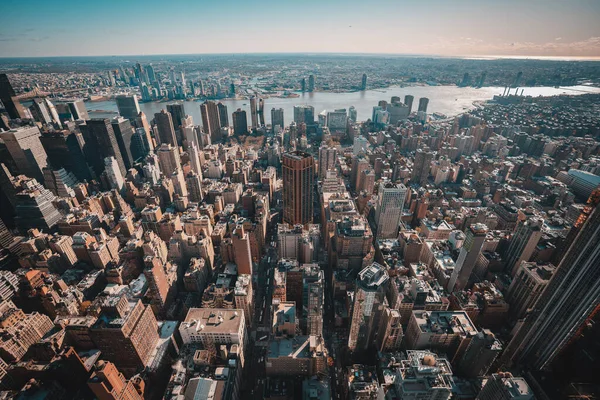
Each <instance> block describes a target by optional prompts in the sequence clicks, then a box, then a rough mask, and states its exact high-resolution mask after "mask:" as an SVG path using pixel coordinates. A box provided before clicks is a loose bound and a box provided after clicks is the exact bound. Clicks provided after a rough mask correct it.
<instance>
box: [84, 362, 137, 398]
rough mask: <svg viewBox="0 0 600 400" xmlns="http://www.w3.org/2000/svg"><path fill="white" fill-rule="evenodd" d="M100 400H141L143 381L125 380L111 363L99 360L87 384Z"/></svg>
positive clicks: (135, 379)
mask: <svg viewBox="0 0 600 400" xmlns="http://www.w3.org/2000/svg"><path fill="white" fill-rule="evenodd" d="M87 384H88V386H89V388H90V389H91V390H92V392H94V394H95V395H96V397H97V398H98V399H100V400H143V399H144V396H143V394H144V391H143V388H144V381H143V380H142V379H141V378H139V377H137V378H134V379H132V380H127V379H125V377H124V376H123V374H122V373H121V372H119V370H118V369H117V367H115V365H114V364H113V363H111V362H107V361H104V360H100V361H98V362H97V363H96V369H95V371H94V373H93V374H92V376H91V377H90V379H89V380H88V382H87Z"/></svg>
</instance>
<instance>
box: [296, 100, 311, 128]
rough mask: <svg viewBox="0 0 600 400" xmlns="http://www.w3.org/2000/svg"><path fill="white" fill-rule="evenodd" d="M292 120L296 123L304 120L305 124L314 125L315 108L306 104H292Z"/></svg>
mask: <svg viewBox="0 0 600 400" xmlns="http://www.w3.org/2000/svg"><path fill="white" fill-rule="evenodd" d="M294 122H295V123H296V124H300V123H302V122H304V123H305V124H306V125H314V123H315V108H314V107H313V106H309V105H307V104H304V105H299V106H294Z"/></svg>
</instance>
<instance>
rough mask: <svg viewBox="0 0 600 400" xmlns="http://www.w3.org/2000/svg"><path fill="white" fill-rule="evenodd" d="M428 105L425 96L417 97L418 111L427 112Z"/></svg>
mask: <svg viewBox="0 0 600 400" xmlns="http://www.w3.org/2000/svg"><path fill="white" fill-rule="evenodd" d="M428 105H429V99H428V98H427V97H421V98H420V99H419V111H423V112H427V106H428Z"/></svg>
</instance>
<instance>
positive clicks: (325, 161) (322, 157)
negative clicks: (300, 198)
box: [319, 145, 338, 180]
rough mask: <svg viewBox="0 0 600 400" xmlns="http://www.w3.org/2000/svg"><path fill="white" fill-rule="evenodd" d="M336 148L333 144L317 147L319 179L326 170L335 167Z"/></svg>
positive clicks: (323, 175)
mask: <svg viewBox="0 0 600 400" xmlns="http://www.w3.org/2000/svg"><path fill="white" fill-rule="evenodd" d="M337 155H338V149H337V147H335V146H327V145H322V146H321V147H320V148H319V180H322V179H323V178H324V177H325V174H326V173H327V171H330V170H333V169H335V163H336V161H337Z"/></svg>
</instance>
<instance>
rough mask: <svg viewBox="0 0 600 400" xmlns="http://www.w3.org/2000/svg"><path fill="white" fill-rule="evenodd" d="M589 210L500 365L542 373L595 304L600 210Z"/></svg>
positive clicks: (599, 287) (599, 298)
mask: <svg viewBox="0 0 600 400" xmlns="http://www.w3.org/2000/svg"><path fill="white" fill-rule="evenodd" d="M590 207H594V208H593V211H591V213H590V214H589V216H587V219H585V218H583V219H580V220H578V222H577V223H576V224H575V226H574V228H578V227H579V226H581V228H580V229H581V230H580V231H579V234H578V235H577V237H576V239H575V240H574V241H573V243H572V244H571V246H570V247H569V249H568V250H567V252H566V254H565V256H564V257H563V259H562V261H561V262H560V264H559V265H558V267H557V268H556V271H555V272H554V275H553V276H552V278H551V279H550V282H549V283H548V284H547V285H546V289H545V290H544V291H543V293H542V295H541V296H540V298H539V299H538V301H537V302H536V305H535V306H534V307H533V310H532V311H531V312H530V313H529V315H528V316H527V318H526V319H525V322H524V323H523V324H522V325H521V327H520V329H519V330H518V332H516V334H515V336H514V337H513V339H512V340H511V341H510V343H509V344H508V346H507V348H506V351H505V352H504V353H503V358H504V359H505V360H507V361H508V360H511V359H512V361H513V362H514V361H519V362H520V363H522V364H526V365H529V366H531V367H533V368H536V369H544V368H546V367H547V366H548V365H549V364H550V363H551V362H552V360H554V358H555V357H556V356H557V355H558V354H559V353H560V352H561V351H562V350H563V349H564V348H565V346H566V345H567V344H568V343H569V341H570V340H571V339H573V338H574V335H575V334H576V333H577V331H578V328H579V327H580V326H581V325H582V324H583V323H584V322H585V321H586V319H587V318H588V317H589V316H590V314H591V313H592V311H593V310H594V309H595V308H597V306H598V303H600V268H598V265H600V205H597V204H592V205H590ZM583 221H585V222H583Z"/></svg>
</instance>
